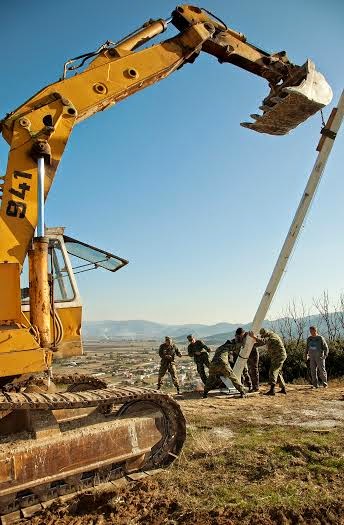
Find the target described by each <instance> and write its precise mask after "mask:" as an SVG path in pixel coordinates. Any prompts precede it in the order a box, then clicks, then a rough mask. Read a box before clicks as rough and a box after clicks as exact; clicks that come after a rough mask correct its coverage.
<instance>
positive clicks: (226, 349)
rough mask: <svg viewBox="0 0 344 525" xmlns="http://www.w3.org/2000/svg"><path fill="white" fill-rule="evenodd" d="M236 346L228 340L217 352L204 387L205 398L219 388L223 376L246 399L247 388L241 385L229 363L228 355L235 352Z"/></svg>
mask: <svg viewBox="0 0 344 525" xmlns="http://www.w3.org/2000/svg"><path fill="white" fill-rule="evenodd" d="M234 346H235V343H233V342H232V341H229V340H227V341H226V342H225V343H224V344H223V345H221V346H219V347H218V348H217V349H216V350H215V355H214V357H213V359H212V360H211V363H210V367H209V377H208V379H207V381H206V383H205V385H204V392H203V397H208V392H210V390H213V389H214V388H217V385H218V383H219V379H220V378H221V376H223V377H227V378H228V379H230V380H231V381H232V383H233V385H234V386H235V388H236V389H237V390H238V391H239V392H240V394H241V397H245V388H244V387H243V386H242V385H241V384H240V381H239V380H238V378H237V377H236V375H235V374H234V372H233V370H232V368H231V366H230V364H229V361H228V353H230V352H232V351H233V347H234Z"/></svg>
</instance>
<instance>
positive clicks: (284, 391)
mask: <svg viewBox="0 0 344 525" xmlns="http://www.w3.org/2000/svg"><path fill="white" fill-rule="evenodd" d="M278 393H279V394H286V393H287V391H286V388H285V386H282V387H281V390H280V391H279V392H278Z"/></svg>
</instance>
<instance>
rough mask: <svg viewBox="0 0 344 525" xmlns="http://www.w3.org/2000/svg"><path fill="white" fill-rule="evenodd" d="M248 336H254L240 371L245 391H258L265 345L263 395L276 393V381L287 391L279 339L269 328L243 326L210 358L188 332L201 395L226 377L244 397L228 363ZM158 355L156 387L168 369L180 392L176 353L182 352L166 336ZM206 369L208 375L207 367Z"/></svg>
mask: <svg viewBox="0 0 344 525" xmlns="http://www.w3.org/2000/svg"><path fill="white" fill-rule="evenodd" d="M247 336H250V337H252V338H253V339H254V341H255V343H254V346H253V349H252V351H251V354H250V356H249V358H248V362H247V365H246V366H245V368H244V371H243V383H244V384H246V386H247V387H248V392H259V351H258V347H259V346H266V348H267V351H268V353H269V355H270V359H271V362H270V370H269V384H270V389H269V390H268V391H267V392H266V393H265V395H269V396H273V395H275V385H276V383H277V382H278V383H279V385H280V387H281V389H280V391H279V392H280V393H282V394H286V393H287V391H286V387H285V382H284V379H283V375H282V367H283V363H284V361H285V360H286V358H287V352H286V350H285V347H284V344H283V341H282V339H281V338H280V336H279V335H278V334H276V333H275V332H273V331H272V330H266V329H265V328H261V330H260V332H259V336H257V335H255V334H254V333H253V332H245V330H244V329H243V328H238V329H237V330H236V332H235V338H234V339H232V340H229V339H228V340H227V341H226V342H225V343H224V344H222V345H221V346H219V347H218V348H217V349H216V350H215V354H214V357H213V358H212V360H211V361H210V360H209V353H210V351H211V349H210V348H209V347H208V346H207V345H206V344H205V343H204V342H203V341H201V340H199V339H196V338H195V337H194V336H193V335H191V334H190V335H188V336H187V340H188V342H189V345H188V355H189V356H190V357H191V358H193V360H194V362H195V364H196V367H197V372H198V374H199V376H200V378H201V380H202V382H203V384H204V391H203V397H204V398H206V397H207V396H208V392H210V391H211V390H214V389H216V388H218V387H219V386H220V385H221V377H224V378H228V379H229V380H230V381H231V382H232V383H233V385H234V387H235V388H236V389H237V390H238V392H239V393H240V396H241V397H245V395H246V389H245V387H244V385H243V384H242V383H241V381H240V379H239V378H237V377H236V375H235V374H234V373H233V370H232V367H231V364H233V362H234V361H235V359H236V358H237V356H238V354H239V352H240V349H241V348H242V347H243V346H244V345H245V341H246V338H247ZM159 356H160V358H161V365H160V370H159V376H158V390H159V389H160V388H161V386H162V379H163V377H164V375H165V374H166V372H169V374H170V376H171V379H172V382H173V384H174V386H175V387H176V389H177V393H178V394H179V393H180V389H179V381H178V376H177V369H176V365H175V362H174V361H175V357H176V356H178V357H181V356H182V354H181V352H180V351H179V349H178V348H177V346H176V345H175V344H174V343H173V341H172V339H171V338H170V337H165V342H164V343H163V344H161V345H160V347H159ZM206 368H207V369H208V370H209V372H208V376H207V374H206V370H205V369H206Z"/></svg>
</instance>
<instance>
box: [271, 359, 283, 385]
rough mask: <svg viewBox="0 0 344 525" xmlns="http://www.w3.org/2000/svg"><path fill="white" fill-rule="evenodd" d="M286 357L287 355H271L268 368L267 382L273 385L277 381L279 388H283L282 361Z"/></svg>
mask: <svg viewBox="0 0 344 525" xmlns="http://www.w3.org/2000/svg"><path fill="white" fill-rule="evenodd" d="M286 359H287V356H285V355H282V356H273V357H271V363H270V369H269V383H270V385H275V384H276V383H278V384H279V385H280V387H281V388H285V382H284V379H283V375H282V368H283V363H284V361H285V360H286Z"/></svg>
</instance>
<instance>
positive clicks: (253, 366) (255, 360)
mask: <svg viewBox="0 0 344 525" xmlns="http://www.w3.org/2000/svg"><path fill="white" fill-rule="evenodd" d="M247 366H248V372H249V376H250V381H251V384H249V385H248V386H249V387H252V388H253V389H254V390H258V388H259V350H258V348H252V350H251V353H250V357H249V358H248V361H247Z"/></svg>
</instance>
